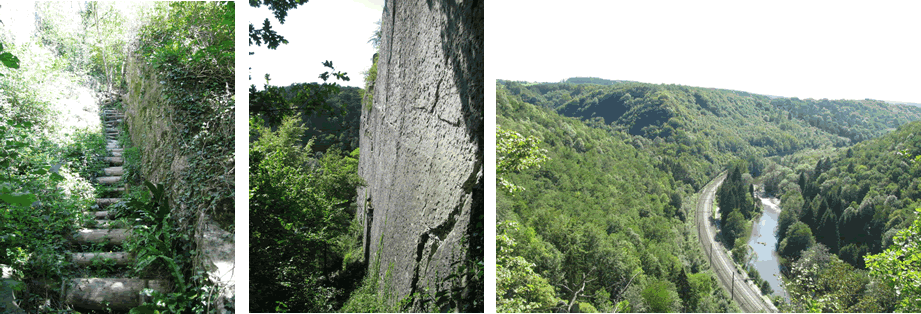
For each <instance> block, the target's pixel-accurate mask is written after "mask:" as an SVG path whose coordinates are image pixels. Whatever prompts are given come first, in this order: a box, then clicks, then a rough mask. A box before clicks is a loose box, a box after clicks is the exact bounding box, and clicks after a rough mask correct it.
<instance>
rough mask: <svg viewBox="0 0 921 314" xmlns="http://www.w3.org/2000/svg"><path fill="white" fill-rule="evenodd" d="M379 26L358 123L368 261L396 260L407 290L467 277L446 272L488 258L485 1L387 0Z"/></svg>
mask: <svg viewBox="0 0 921 314" xmlns="http://www.w3.org/2000/svg"><path fill="white" fill-rule="evenodd" d="M381 32H382V38H381V46H380V47H381V48H380V59H379V60H378V76H377V80H376V81H375V84H374V102H373V106H372V107H371V108H370V109H364V110H363V112H362V116H361V129H360V145H359V146H360V147H361V157H360V158H359V170H358V173H359V175H360V176H361V177H362V178H364V180H365V181H366V183H367V185H366V186H365V187H361V188H359V189H358V204H359V210H358V213H357V216H356V219H359V221H361V222H362V223H363V225H364V228H365V229H364V230H365V232H364V240H363V241H364V245H365V246H364V247H365V260H366V261H367V262H369V267H374V265H375V263H374V261H375V260H377V261H379V264H378V265H379V267H380V274H381V276H383V274H385V273H386V272H387V269H388V267H392V268H391V270H390V271H391V273H392V282H391V286H392V289H393V290H394V292H396V294H397V295H398V296H400V297H402V296H406V295H408V294H412V293H414V292H420V293H421V292H424V291H426V290H427V291H428V293H433V291H444V289H448V288H451V287H455V288H456V287H457V286H458V284H460V285H461V286H463V285H465V284H469V283H467V282H464V280H466V279H452V280H446V278H447V277H448V276H449V275H451V274H452V272H455V271H456V269H457V267H458V266H460V265H462V264H464V263H465V262H468V261H470V260H473V259H477V258H479V260H482V256H483V242H482V241H483V238H482V230H483V222H482V220H483V1H482V0H473V1H455V0H441V1H438V0H429V1H400V0H390V1H387V4H386V6H385V8H384V13H383V18H382V26H381ZM462 277H463V276H462ZM458 280H460V281H458ZM458 282H460V283H458ZM426 288H427V289H426ZM468 297H469V296H468ZM479 298H482V296H479Z"/></svg>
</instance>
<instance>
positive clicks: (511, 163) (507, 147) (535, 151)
mask: <svg viewBox="0 0 921 314" xmlns="http://www.w3.org/2000/svg"><path fill="white" fill-rule="evenodd" d="M538 145H540V139H538V138H535V137H523V136H521V134H518V133H517V132H514V131H508V130H503V129H502V126H500V125H498V124H497V125H496V174H497V176H498V178H499V184H500V185H502V188H504V189H507V190H508V191H509V193H515V192H516V191H519V190H522V188H521V187H519V186H516V185H515V184H512V183H511V182H509V181H508V180H506V179H505V178H503V177H502V176H503V175H505V174H507V173H510V172H518V171H522V170H525V169H528V168H531V167H536V168H540V164H541V163H542V162H544V161H546V160H547V156H546V155H544V152H546V150H543V149H540V148H539V147H538Z"/></svg>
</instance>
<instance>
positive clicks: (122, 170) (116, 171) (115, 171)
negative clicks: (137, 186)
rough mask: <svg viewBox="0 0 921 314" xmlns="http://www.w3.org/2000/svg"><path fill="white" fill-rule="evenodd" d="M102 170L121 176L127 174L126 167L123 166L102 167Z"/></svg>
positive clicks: (108, 174) (110, 174) (111, 174)
mask: <svg viewBox="0 0 921 314" xmlns="http://www.w3.org/2000/svg"><path fill="white" fill-rule="evenodd" d="M102 172H104V173H105V174H106V175H107V176H121V175H123V174H125V168H122V167H108V168H102ZM119 178H121V177H119Z"/></svg>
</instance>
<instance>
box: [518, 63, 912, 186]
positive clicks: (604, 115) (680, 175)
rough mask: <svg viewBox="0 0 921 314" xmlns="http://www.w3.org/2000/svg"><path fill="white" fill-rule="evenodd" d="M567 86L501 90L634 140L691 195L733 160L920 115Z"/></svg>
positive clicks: (874, 107)
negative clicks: (687, 187)
mask: <svg viewBox="0 0 921 314" xmlns="http://www.w3.org/2000/svg"><path fill="white" fill-rule="evenodd" d="M570 81H571V82H567V83H542V84H531V85H527V86H526V85H523V84H520V83H518V82H509V81H500V84H501V85H504V86H506V88H507V89H508V91H509V92H510V93H511V94H513V95H518V96H520V97H521V98H522V100H523V101H525V102H528V103H531V104H535V105H537V106H540V107H545V108H550V109H552V110H554V111H556V112H558V113H560V114H562V115H565V116H570V117H578V118H580V119H582V120H583V121H586V123H587V124H589V125H592V126H594V127H597V128H602V129H609V130H614V131H620V132H624V133H628V134H631V135H634V136H635V137H634V138H633V139H632V142H633V144H634V146H636V147H638V148H642V149H644V150H650V151H652V152H653V153H655V154H656V155H658V156H661V157H662V159H663V161H664V162H663V163H662V165H661V168H662V169H665V170H667V171H669V172H670V173H671V174H672V175H673V176H674V177H675V179H676V180H679V181H683V182H686V183H689V184H691V185H692V186H693V187H694V188H695V189H699V188H700V186H701V185H703V184H704V183H706V182H707V181H709V178H712V177H713V176H715V175H716V174H718V173H719V172H722V171H723V170H724V169H725V167H726V166H727V165H728V164H729V163H730V161H731V160H733V159H746V158H749V157H754V158H758V157H762V156H772V155H786V154H790V153H794V152H796V151H800V150H803V149H819V148H828V147H841V146H845V145H849V144H851V143H854V142H856V141H863V140H866V139H868V138H870V137H872V136H878V135H880V134H882V133H884V132H886V131H887V130H889V129H891V128H894V127H897V126H899V125H900V124H903V123H906V122H908V121H911V120H913V119H917V118H921V108H917V107H912V106H897V105H886V104H883V103H881V102H877V101H827V100H821V101H813V100H806V101H801V100H799V99H796V98H790V99H786V98H779V99H771V98H769V97H767V96H762V95H754V94H750V93H745V92H738V91H729V90H717V89H709V88H698V87H688V86H680V85H654V84H646V83H637V82H622V81H606V80H598V79H588V80H586V79H583V78H573V79H571V80H570ZM572 82H577V83H587V84H573V83H572ZM598 84H605V85H598ZM788 103H789V104H788ZM794 104H795V105H794ZM815 116H822V117H820V118H813V117H815ZM842 136H844V137H842ZM758 174H759V173H757V171H753V175H755V176H757V175H758Z"/></svg>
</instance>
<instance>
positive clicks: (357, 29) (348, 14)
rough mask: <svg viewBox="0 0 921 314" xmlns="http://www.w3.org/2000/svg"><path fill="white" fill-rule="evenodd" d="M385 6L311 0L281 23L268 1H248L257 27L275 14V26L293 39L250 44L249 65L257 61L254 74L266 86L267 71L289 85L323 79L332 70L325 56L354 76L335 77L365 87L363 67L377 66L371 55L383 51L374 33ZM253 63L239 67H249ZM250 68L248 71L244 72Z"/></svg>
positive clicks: (373, 0)
mask: <svg viewBox="0 0 921 314" xmlns="http://www.w3.org/2000/svg"><path fill="white" fill-rule="evenodd" d="M383 10H384V0H310V1H309V2H307V3H306V4H304V5H301V6H299V7H297V8H296V9H293V10H290V11H288V16H287V17H286V18H285V24H283V25H282V24H279V23H278V20H276V19H275V16H274V15H272V13H271V11H269V9H268V8H266V7H265V6H263V7H261V8H258V9H257V8H253V7H249V6H247V7H246V10H245V11H244V14H245V16H246V19H247V21H248V23H247V25H248V24H249V23H252V24H253V25H254V26H256V28H261V27H262V21H263V20H265V18H269V21H270V22H271V23H272V29H274V30H275V31H276V32H278V34H279V35H282V36H284V37H285V39H287V40H288V42H289V44H287V45H279V46H278V49H276V50H269V49H268V48H266V47H265V45H262V47H256V46H255V45H254V46H252V47H248V49H247V52H249V51H254V52H256V54H255V55H253V56H248V53H247V55H244V56H245V58H246V60H247V65H248V66H250V67H252V71H251V74H252V78H253V80H252V81H250V82H249V83H247V85H246V86H249V84H250V83H251V84H255V85H256V87H257V88H259V89H262V85H263V84H264V83H265V79H264V76H265V73H266V72H268V73H269V75H271V78H272V82H271V84H272V85H276V86H287V85H291V84H292V83H308V82H321V81H322V80H320V78H319V76H320V73H323V72H326V71H329V68H326V67H323V65H322V63H323V61H326V60H329V61H332V62H333V66H335V67H336V71H342V72H346V73H348V76H349V78H350V79H351V80H350V81H348V82H344V81H339V80H336V79H335V78H334V77H332V76H330V80H329V82H337V83H339V84H340V85H345V86H357V87H362V88H363V87H364V86H365V84H364V75H362V74H361V72H363V71H365V70H367V69H368V68H370V67H371V57H372V56H373V55H374V53H375V52H377V51H376V50H375V49H374V47H372V46H371V43H369V42H368V39H370V38H371V35H373V34H374V31H375V30H376V29H377V24H375V22H377V21H378V20H380V19H381V13H382V12H383ZM247 70H248V69H247V68H243V69H238V71H247ZM244 73H246V72H244Z"/></svg>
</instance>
